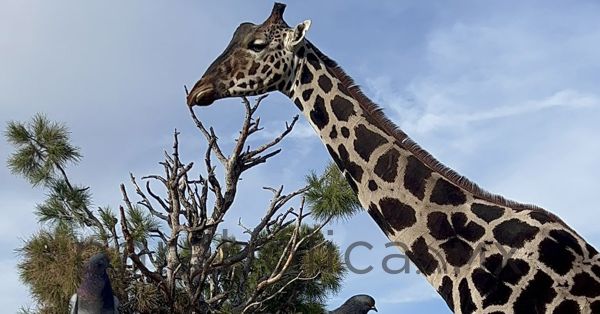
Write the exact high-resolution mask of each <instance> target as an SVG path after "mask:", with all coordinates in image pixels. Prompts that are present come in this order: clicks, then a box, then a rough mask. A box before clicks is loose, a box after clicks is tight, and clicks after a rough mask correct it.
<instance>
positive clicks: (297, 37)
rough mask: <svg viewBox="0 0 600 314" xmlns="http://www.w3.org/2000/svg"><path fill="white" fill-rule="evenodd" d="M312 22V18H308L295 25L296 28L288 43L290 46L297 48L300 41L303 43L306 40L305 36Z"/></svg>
mask: <svg viewBox="0 0 600 314" xmlns="http://www.w3.org/2000/svg"><path fill="white" fill-rule="evenodd" d="M310 23H311V21H310V20H306V21H304V22H302V23H300V24H298V25H296V27H294V30H293V31H292V34H291V35H292V36H291V38H290V40H289V42H288V44H287V46H288V48H295V47H296V46H297V45H298V44H299V43H301V42H302V41H303V40H304V36H305V35H306V32H307V31H308V29H309V28H310Z"/></svg>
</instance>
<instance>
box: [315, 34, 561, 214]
mask: <svg viewBox="0 0 600 314" xmlns="http://www.w3.org/2000/svg"><path fill="white" fill-rule="evenodd" d="M307 42H308V47H309V48H311V49H312V50H313V51H314V52H315V53H316V54H317V56H318V57H319V59H321V60H322V61H323V62H324V63H325V65H326V66H327V67H328V68H329V70H330V71H331V73H332V74H333V75H334V76H335V77H336V78H337V79H338V80H340V81H341V83H342V85H344V87H346V89H347V90H348V92H349V93H350V95H351V96H352V97H353V98H354V99H356V100H357V101H358V103H359V105H360V107H361V108H362V109H363V110H364V111H365V113H366V114H367V115H369V117H370V118H372V119H373V120H374V121H375V122H377V123H378V125H379V126H380V127H381V128H382V130H383V131H384V132H385V133H387V134H388V135H390V136H393V137H394V138H395V139H396V140H397V141H398V143H399V145H400V146H401V147H403V148H405V149H407V150H408V151H410V152H411V153H413V154H414V156H415V157H416V158H417V159H418V160H420V161H421V162H423V163H424V164H425V165H426V166H427V167H429V168H431V169H432V170H433V171H435V172H437V173H439V174H440V175H441V176H442V177H444V178H445V179H447V180H448V181H450V182H451V183H453V184H455V185H457V186H458V187H460V188H463V189H465V190H466V191H467V192H470V193H473V195H474V196H475V197H476V198H479V199H482V200H484V201H487V202H490V203H493V204H496V205H500V206H505V207H510V208H513V209H527V210H535V211H543V212H545V213H546V214H548V215H550V217H551V218H553V219H555V220H556V221H561V220H560V219H558V217H556V215H554V214H553V213H551V212H548V211H546V210H544V209H542V208H541V207H539V206H537V205H532V204H524V203H520V202H516V201H513V200H509V199H507V198H505V197H504V196H502V195H498V194H493V193H490V192H488V191H486V190H485V189H483V188H481V187H479V185H477V184H476V183H475V182H473V181H471V180H469V179H468V178H467V177H465V176H463V175H460V174H459V173H458V172H456V171H454V170H453V169H452V168H450V167H448V166H446V165H444V164H443V163H441V162H440V161H438V160H437V159H436V158H435V157H433V156H432V155H431V154H430V153H429V152H427V151H426V150H425V149H423V148H421V146H420V145H419V144H417V143H416V142H415V141H413V140H412V139H411V138H410V137H409V136H408V135H407V134H406V133H404V131H402V130H401V129H400V128H399V127H398V126H397V125H396V124H395V123H394V122H392V121H391V120H390V119H389V118H388V117H386V116H385V114H384V113H383V109H382V108H381V107H380V106H379V105H377V104H376V103H374V102H373V101H372V100H371V99H369V97H367V96H366V95H365V94H364V93H363V92H362V90H361V89H360V86H359V85H357V84H356V83H355V82H354V79H352V78H351V77H350V76H349V75H348V74H346V72H345V71H344V70H343V69H342V67H341V66H339V65H338V64H337V62H335V61H334V60H333V59H331V58H329V57H328V56H326V55H325V54H324V53H322V52H321V51H320V50H319V49H318V48H317V47H316V46H315V45H313V44H312V43H310V41H308V40H307Z"/></svg>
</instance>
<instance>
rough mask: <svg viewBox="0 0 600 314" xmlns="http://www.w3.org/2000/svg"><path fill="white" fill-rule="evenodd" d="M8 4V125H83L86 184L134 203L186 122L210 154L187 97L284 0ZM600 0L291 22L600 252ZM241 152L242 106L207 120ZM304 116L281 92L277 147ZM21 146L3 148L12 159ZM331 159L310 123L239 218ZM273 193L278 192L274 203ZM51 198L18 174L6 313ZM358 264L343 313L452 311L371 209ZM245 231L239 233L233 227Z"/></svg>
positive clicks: (3, 71) (2, 53) (248, 191)
mask: <svg viewBox="0 0 600 314" xmlns="http://www.w3.org/2000/svg"><path fill="white" fill-rule="evenodd" d="M216 3H217V2H215V3H211V4H207V3H204V2H200V1H152V2H149V1H96V2H91V1H86V2H82V1H75V0H73V1H51V2H50V1H43V0H40V1H31V0H3V1H1V2H0V30H2V31H0V125H1V126H2V128H4V126H5V125H6V122H7V121H9V120H27V119H29V118H31V116H32V115H34V114H35V113H37V112H43V113H46V114H47V115H48V117H49V118H50V119H52V120H56V121H62V122H65V123H66V124H67V125H68V126H69V127H70V129H71V131H72V138H73V141H74V143H75V144H76V145H77V146H79V147H81V149H82V153H83V154H84V159H83V161H82V162H81V163H80V165H79V166H77V167H72V168H70V170H69V172H70V173H71V174H72V177H73V179H74V180H75V181H77V182H80V183H82V184H87V185H90V186H91V188H92V191H93V194H94V204H95V205H98V206H104V205H110V206H112V207H113V208H115V207H117V206H118V205H119V203H120V199H121V197H120V194H119V190H118V188H119V184H120V183H121V182H128V173H129V172H133V173H134V174H136V175H138V176H142V175H145V174H149V173H156V172H159V171H160V166H158V164H157V162H158V161H160V159H161V156H162V155H161V154H162V151H163V150H164V149H169V147H170V145H171V143H170V141H171V134H172V131H173V129H174V128H177V129H179V130H180V131H181V132H182V137H181V139H182V140H181V143H182V145H183V146H184V147H185V151H184V158H186V159H187V160H188V161H189V160H194V159H198V158H200V156H201V152H202V147H201V145H203V142H202V141H201V140H200V138H199V134H198V132H197V130H195V128H194V127H193V124H192V122H191V120H190V119H189V117H188V114H187V110H186V107H185V101H184V92H183V85H184V84H186V85H188V86H189V85H193V84H194V83H195V81H196V80H197V79H198V78H199V76H200V75H201V74H202V73H203V72H204V70H205V69H206V67H207V66H208V65H209V63H210V62H211V61H212V60H213V59H214V58H215V57H216V56H217V55H218V54H219V53H220V52H221V51H222V50H223V49H224V47H225V45H226V44H227V43H228V41H229V39H230V38H231V35H232V32H233V31H234V29H235V28H236V27H237V25H238V24H239V23H241V22H243V21H251V22H256V23H260V22H262V21H263V20H264V19H265V18H266V17H267V15H268V14H269V12H270V9H271V6H272V2H270V1H252V2H250V1H226V2H225V1H223V2H218V4H216ZM598 16H600V4H598V2H595V1H571V2H568V3H567V2H559V1H543V2H542V1H537V2H536V1H504V2H494V3H492V2H483V1H453V2H448V1H427V2H426V3H425V2H419V3H417V2H414V1H378V2H377V4H375V3H374V2H371V1H369V2H367V1H327V2H325V1H302V2H292V3H289V5H288V8H287V12H286V14H285V17H286V20H287V21H288V23H290V24H295V23H298V22H301V21H302V20H304V19H311V20H312V22H313V23H312V26H311V29H310V31H309V33H308V38H309V39H310V40H311V41H312V42H313V43H314V44H316V45H317V46H318V47H319V48H320V49H321V50H322V51H323V52H325V53H326V54H328V55H329V56H330V57H332V58H333V59H335V60H337V61H338V62H339V63H340V64H341V65H342V66H343V67H344V69H345V70H346V71H347V72H348V73H349V74H350V75H351V76H353V77H354V79H355V80H356V82H357V83H359V84H360V85H362V86H363V89H364V91H365V93H366V94H367V95H369V96H370V97H371V98H372V99H373V100H374V101H376V102H377V103H379V104H380V105H381V106H382V107H383V108H384V109H385V112H386V113H387V114H388V115H389V117H390V118H391V119H392V120H394V121H395V122H396V123H397V124H398V125H399V126H401V127H402V128H403V129H404V130H405V131H406V132H407V133H408V134H410V135H411V136H412V137H413V138H414V139H415V140H416V141H417V142H419V143H420V144H421V145H422V146H423V147H425V148H426V149H427V150H429V151H430V152H431V153H433V154H434V155H435V156H436V157H437V158H438V159H440V160H441V161H442V162H444V163H445V164H446V165H449V166H451V167H452V168H454V169H455V170H457V171H458V172H460V173H461V174H464V175H466V176H468V177H469V178H471V179H472V180H474V181H476V182H478V183H479V184H480V185H481V186H483V187H484V188H486V189H488V190H490V191H493V192H496V193H500V194H503V195H505V196H507V197H509V198H511V199H515V200H518V201H522V202H527V203H535V204H537V205H540V206H543V207H545V208H547V209H550V210H551V211H553V212H555V213H557V214H558V215H559V216H561V217H562V218H563V219H564V220H565V221H566V222H568V223H569V224H570V225H571V226H572V227H574V228H575V229H576V230H578V231H579V232H580V233H581V234H582V235H583V236H584V237H585V238H586V239H587V240H588V241H589V242H591V243H592V244H594V245H595V246H596V247H597V248H598V247H600V229H598V227H597V221H598V219H600V214H599V213H598V204H597V203H596V202H597V200H598V198H597V196H598V191H599V190H600V181H599V180H598V177H600V170H599V168H598V160H599V159H600V141H598V140H597V136H598V134H600V124H599V123H598V121H600V90H599V89H598V86H600V19H598ZM197 113H198V115H199V116H201V117H202V119H203V120H204V121H206V122H207V123H208V124H211V125H213V126H214V127H215V129H216V130H217V132H218V134H220V135H221V141H222V142H223V145H224V146H226V147H231V144H232V139H233V136H234V135H235V132H236V130H237V128H238V125H239V122H240V120H241V117H242V107H241V105H240V104H239V100H237V99H233V100H223V101H219V102H218V103H217V104H215V105H214V106H212V107H210V108H202V109H198V110H197ZM296 113H297V109H296V108H295V107H294V106H293V105H291V103H290V102H289V101H288V100H287V99H286V98H284V97H283V96H281V95H276V94H273V95H271V96H270V97H269V98H268V99H267V100H266V101H265V104H264V105H263V108H262V109H261V111H260V115H261V116H262V120H263V122H264V124H265V126H266V130H265V135H264V136H263V137H259V138H257V139H256V141H255V142H253V144H259V143H260V141H262V140H265V139H266V137H267V135H268V134H274V132H277V131H278V130H281V128H282V127H283V125H284V121H285V120H289V119H290V117H292V116H293V115H294V114H296ZM10 151H11V147H10V146H9V145H8V144H7V143H6V142H5V141H4V139H3V138H2V140H0V160H2V161H3V162H4V161H5V160H6V159H7V158H8V155H9V153H10ZM327 161H328V156H327V154H326V152H325V150H324V149H323V147H322V146H321V144H320V143H319V141H318V138H317V137H316V136H315V135H314V134H313V131H312V130H311V129H310V127H309V126H308V124H307V123H306V122H305V121H302V123H301V124H300V125H299V126H298V128H297V129H296V130H295V131H294V133H293V134H292V137H291V138H290V139H289V140H288V141H286V142H285V143H284V152H283V153H282V154H281V155H279V156H278V157H277V158H276V159H275V160H273V162H272V163H270V164H269V165H268V166H266V167H261V168H258V169H255V170H252V171H250V172H249V173H248V174H247V175H246V176H245V177H244V181H243V183H242V187H241V189H240V197H239V199H238V200H237V201H238V204H244V206H243V207H236V208H235V210H234V212H232V213H231V214H232V216H231V218H230V221H228V222H227V223H228V224H229V225H228V226H231V228H232V229H234V228H235V224H236V223H237V217H242V218H243V219H244V221H248V222H252V219H257V217H258V215H259V213H262V211H263V210H264V208H265V207H264V206H265V204H266V201H267V198H268V196H269V195H268V194H267V193H265V192H262V191H261V190H260V187H261V186H265V185H279V184H284V185H285V187H286V189H288V190H291V189H294V188H297V187H299V186H300V185H301V184H302V182H303V177H304V175H305V174H306V173H307V172H308V171H309V170H310V169H316V170H320V169H322V168H323V167H324V165H325V164H326V163H327ZM261 193H262V194H261ZM42 199H43V193H42V191H40V190H37V189H32V188H31V187H30V186H29V185H28V184H27V183H26V182H25V181H24V180H23V179H21V178H17V177H14V176H12V175H11V174H10V173H9V171H8V170H7V169H6V168H5V167H4V166H2V167H0V200H1V202H0V212H1V213H2V217H3V219H2V220H1V221H0V272H1V273H2V274H3V275H2V278H3V280H2V283H1V284H0V306H1V307H2V309H3V311H6V312H14V311H16V309H17V308H18V307H19V306H21V305H28V304H31V302H32V301H31V299H30V298H29V296H28V291H27V289H26V287H25V286H23V285H22V284H21V283H20V282H19V280H18V275H17V273H16V269H15V264H16V262H17V259H18V256H17V255H16V254H15V253H14V249H15V248H17V247H19V246H20V245H21V244H22V241H23V239H26V238H27V237H28V236H30V235H31V234H32V233H33V232H34V230H36V229H38V228H39V225H38V224H37V222H36V219H35V217H34V216H33V214H32V212H33V209H34V207H35V204H36V203H37V202H39V201H40V200H42ZM330 229H331V230H333V232H334V235H333V236H332V237H331V238H332V239H333V240H335V241H336V242H337V243H338V244H339V245H340V246H341V247H342V249H344V248H346V247H347V246H348V245H349V244H350V243H352V242H354V241H357V240H363V241H369V242H370V243H371V244H372V245H373V246H374V248H373V250H371V251H367V250H366V249H357V250H356V251H355V252H353V254H352V256H353V261H355V264H356V266H357V267H363V266H366V265H372V266H373V267H374V270H373V271H372V272H370V273H368V274H365V275H352V274H351V275H349V276H348V277H347V278H346V281H345V286H344V289H343V290H342V291H341V292H340V293H339V294H338V295H337V296H333V297H332V298H331V302H330V304H331V307H332V308H333V307H335V306H337V305H338V304H340V303H341V302H342V301H343V300H345V299H346V298H347V297H348V296H350V295H353V294H356V293H369V294H371V295H373V296H374V297H375V299H376V300H377V306H378V308H380V312H382V313H398V312H405V313H411V312H415V311H417V310H418V311H419V312H420V313H445V312H448V310H447V308H446V307H445V305H444V304H443V302H442V301H441V300H440V298H439V297H437V295H436V294H435V292H434V291H433V290H432V289H431V288H430V287H429V286H428V285H427V283H426V282H425V280H424V279H423V278H421V277H419V276H418V275H415V274H411V275H405V274H402V275H389V274H386V273H385V272H384V271H383V270H382V268H381V261H382V259H383V258H384V257H385V256H386V255H388V254H393V253H396V251H395V250H394V249H393V248H385V247H384V244H385V243H386V242H387V241H386V238H385V237H384V236H383V234H382V232H380V231H379V230H378V229H377V228H376V226H375V224H374V223H373V222H371V220H370V218H369V217H368V215H366V214H365V213H361V214H358V215H356V216H355V217H353V218H352V219H351V220H349V221H346V222H337V223H334V224H332V225H331V226H330ZM235 232H236V231H235V230H234V231H233V233H235Z"/></svg>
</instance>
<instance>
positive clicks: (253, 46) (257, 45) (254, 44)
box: [248, 39, 269, 52]
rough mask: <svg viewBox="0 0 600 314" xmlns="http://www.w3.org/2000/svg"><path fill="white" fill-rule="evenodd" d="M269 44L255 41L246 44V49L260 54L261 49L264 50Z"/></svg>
mask: <svg viewBox="0 0 600 314" xmlns="http://www.w3.org/2000/svg"><path fill="white" fill-rule="evenodd" d="M268 45H269V44H268V43H267V42H266V41H264V40H261V39H259V40H255V41H252V42H250V44H248V49H250V50H252V51H255V52H260V51H262V50H263V49H265V48H266V47H267V46H268Z"/></svg>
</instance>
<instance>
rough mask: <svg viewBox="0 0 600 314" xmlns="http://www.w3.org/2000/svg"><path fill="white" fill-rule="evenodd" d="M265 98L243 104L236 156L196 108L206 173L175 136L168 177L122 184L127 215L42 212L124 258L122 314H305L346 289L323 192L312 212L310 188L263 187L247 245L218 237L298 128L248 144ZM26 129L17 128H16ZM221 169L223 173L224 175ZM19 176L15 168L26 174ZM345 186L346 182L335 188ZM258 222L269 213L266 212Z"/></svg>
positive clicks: (351, 203)
mask: <svg viewBox="0 0 600 314" xmlns="http://www.w3.org/2000/svg"><path fill="white" fill-rule="evenodd" d="M265 97H266V96H262V97H259V98H257V99H256V101H255V102H254V103H251V102H250V101H249V100H248V99H246V98H242V103H243V105H244V108H245V116H244V119H243V121H242V125H241V128H240V132H239V135H238V136H237V139H236V142H235V145H234V146H233V148H232V150H231V152H229V153H227V154H226V153H225V152H224V151H223V150H222V148H221V146H220V145H219V141H218V137H217V135H216V134H215V132H214V130H213V129H212V128H207V127H205V125H204V124H203V122H202V121H200V120H199V119H198V117H197V116H196V114H195V113H194V111H193V110H192V109H191V108H190V115H191V118H192V120H193V122H194V123H195V125H196V127H197V128H198V130H199V131H200V133H201V134H202V135H203V138H204V139H205V141H206V143H207V148H206V150H205V151H204V153H203V154H202V156H203V157H202V159H201V163H203V166H204V167H202V168H203V169H202V170H201V171H199V172H197V171H196V168H195V167H194V166H195V164H194V162H186V161H184V160H183V158H182V157H181V156H180V152H179V151H180V150H179V147H180V143H179V132H178V131H177V130H175V132H174V134H173V146H172V149H171V151H170V152H169V153H167V152H165V156H164V160H163V161H162V162H160V164H161V165H162V173H161V174H153V175H147V176H144V177H141V178H140V179H138V178H136V177H135V176H134V175H133V174H130V184H129V188H128V187H127V186H126V185H125V184H121V194H122V198H123V205H122V206H120V207H119V210H118V213H113V212H112V211H111V210H110V209H109V208H100V209H99V210H98V211H97V212H92V211H91V210H90V209H89V207H90V206H89V204H88V203H85V204H84V205H85V206H79V207H77V208H79V211H78V212H77V213H78V214H77V215H76V216H74V211H73V210H70V208H69V207H67V206H66V205H69V204H71V203H72V202H70V200H69V199H68V197H66V198H64V201H63V203H64V204H66V205H64V204H63V205H60V206H59V205H57V206H56V207H57V208H58V209H53V210H51V211H48V210H46V211H45V212H42V213H41V219H42V220H46V221H54V222H60V223H63V224H64V222H65V221H66V222H73V221H76V222H78V223H80V224H82V225H84V226H86V227H88V228H92V229H93V230H94V231H95V232H96V234H97V235H98V236H99V239H100V243H102V244H103V245H104V246H105V247H106V248H110V249H111V250H113V251H114V252H116V254H115V255H118V256H120V258H118V263H119V264H120V267H119V269H121V270H122V271H121V272H117V273H114V274H113V278H114V279H113V280H117V281H120V284H119V285H117V286H119V287H123V288H122V291H118V293H120V295H119V297H120V299H121V303H122V306H123V309H122V310H125V311H138V312H188V313H189V312H194V313H208V312H235V313H251V312H258V311H265V310H266V309H270V310H273V303H274V302H280V303H285V304H288V305H289V306H290V308H288V309H287V310H292V307H293V310H298V309H297V306H298V305H297V304H295V303H294V302H293V301H294V300H300V299H302V300H305V301H307V303H311V302H312V303H314V304H317V306H318V304H319V303H320V304H321V305H322V303H323V300H324V298H325V296H326V295H327V293H330V292H334V291H336V290H337V289H339V285H340V282H341V278H342V277H343V273H344V271H345V269H344V267H343V265H342V263H341V261H340V257H339V250H338V249H337V247H336V246H335V245H334V244H333V243H331V242H330V241H328V240H326V239H325V238H324V236H323V235H322V233H321V229H322V228H323V226H324V225H325V224H326V223H327V222H329V221H330V220H331V219H332V217H334V216H335V215H337V214H338V211H339V210H335V211H332V213H331V214H327V211H322V210H320V211H319V215H318V219H317V220H316V221H317V223H316V224H314V225H309V224H307V218H308V217H309V216H310V208H312V207H313V206H314V205H315V202H318V200H316V199H315V198H314V195H319V193H318V192H317V193H315V192H314V191H313V193H312V194H310V195H313V197H312V198H311V199H309V200H310V204H311V206H309V207H308V208H307V206H305V200H304V195H305V193H306V192H307V191H309V190H310V189H311V187H310V186H309V185H307V186H305V187H301V188H299V189H296V190H293V191H285V190H284V188H283V186H276V187H263V189H264V190H266V191H269V192H270V193H272V195H271V199H270V202H269V203H268V205H267V206H266V208H265V209H264V210H263V211H262V217H261V218H260V219H259V222H258V223H257V224H256V225H255V226H252V227H248V226H244V225H243V224H242V223H241V221H240V223H239V227H240V229H241V230H242V231H243V233H244V237H243V239H235V238H233V237H224V236H223V235H222V234H219V233H218V230H221V229H222V228H220V226H222V223H223V221H224V218H225V215H226V214H227V213H228V212H229V211H230V210H231V209H232V207H233V204H234V201H235V199H236V195H237V190H238V184H239V182H240V177H241V176H242V174H243V173H245V172H246V171H247V170H249V169H251V168H253V167H256V166H258V165H260V164H263V163H265V162H266V161H268V160H269V159H270V158H272V157H274V156H276V155H277V154H278V153H279V152H280V151H281V149H280V148H277V146H278V144H279V143H280V142H281V141H282V140H284V138H285V137H286V136H288V135H289V134H290V132H291V131H292V129H293V127H294V125H295V124H296V122H297V119H298V116H295V117H294V118H293V119H292V120H291V122H289V123H286V124H285V127H284V129H283V130H282V131H281V133H280V134H279V135H277V136H276V137H275V138H273V139H271V140H270V141H268V142H266V143H264V144H262V145H259V146H257V147H251V146H250V145H248V139H249V138H250V137H251V136H253V135H255V134H256V133H258V132H260V131H261V130H262V128H261V126H260V118H258V117H256V112H257V110H258V108H259V106H260V105H261V102H262V101H263V100H264V98H265ZM16 126H17V124H15V123H13V125H12V126H9V129H11V128H12V129H15V127H16ZM21 131H23V130H21ZM7 135H10V134H8V132H7ZM23 139H24V140H25V138H23ZM63 140H64V139H63ZM24 143H26V144H27V145H28V143H29V141H26V142H22V143H21V144H24ZM17 146H18V145H17ZM73 151H75V152H76V153H77V150H76V149H73ZM18 153H19V152H17V153H16V154H15V156H16V155H17V154H18ZM79 156H80V155H79V154H78V153H77V155H76V157H77V158H79ZM38 164H39V162H38ZM61 166H62V168H64V165H61ZM218 167H220V169H221V170H222V171H217V168H218ZM55 168H56V169H59V168H58V167H53V166H52V165H50V166H49V169H50V170H52V169H55ZM18 169H19V168H17V167H13V171H15V170H16V171H15V172H17V173H21V174H24V175H25V173H24V172H22V171H21V172H19V171H18ZM330 169H331V168H330ZM59 170H60V171H58V172H57V173H59V174H61V175H62V176H64V177H62V178H61V180H60V182H66V183H68V182H69V181H68V177H67V175H66V172H65V171H64V170H63V169H59ZM328 171H329V172H331V170H328ZM46 172H47V173H50V174H52V173H54V172H53V171H46ZM217 173H222V175H218V174H217ZM329 175H330V174H329ZM46 177H51V176H46ZM312 179H313V181H314V180H316V177H314V175H313V177H312ZM40 182H44V180H40ZM309 182H310V180H309ZM339 182H345V181H343V180H337V181H335V184H339ZM69 186H70V183H69ZM69 186H67V188H69ZM313 188H314V187H313ZM342 188H343V189H347V190H349V189H350V188H349V187H348V186H345V185H344V186H342ZM71 189H72V190H73V191H76V190H77V191H86V190H87V189H85V188H75V187H72V186H71ZM345 195H347V194H345ZM344 202H345V203H344ZM338 203H339V202H338ZM342 203H343V204H345V207H346V208H347V211H353V210H355V209H356V207H357V204H358V202H357V201H356V200H355V199H349V200H348V199H344V200H342ZM292 204H294V205H295V206H293V205H292ZM69 206H71V207H73V206H72V205H69ZM316 207H319V208H323V207H324V205H322V204H321V206H316ZM38 210H40V208H38ZM44 213H46V214H47V213H50V214H51V215H45V216H44ZM256 214H257V215H260V214H259V212H258V211H257V213H256ZM117 216H118V217H117ZM73 217H80V218H73ZM261 252H262V253H261ZM265 252H268V253H265ZM306 285H314V286H318V287H319V288H318V289H316V290H315V289H313V291H319V292H320V293H314V295H307V294H306V293H304V292H303V291H304V290H306V289H305V288H306ZM319 289H320V290H319ZM308 290H310V289H308ZM303 293H304V294H303ZM296 303H297V302H296ZM278 304H279V303H278ZM275 307H276V308H277V309H281V310H285V309H283V308H282V307H280V305H275ZM321 308H322V306H321Z"/></svg>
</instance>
